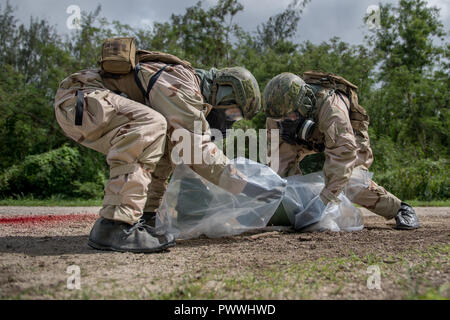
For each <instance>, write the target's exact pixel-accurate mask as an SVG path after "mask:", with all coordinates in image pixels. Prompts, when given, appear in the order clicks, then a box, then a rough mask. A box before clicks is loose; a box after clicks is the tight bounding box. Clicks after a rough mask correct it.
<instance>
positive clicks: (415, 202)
mask: <svg viewBox="0 0 450 320" xmlns="http://www.w3.org/2000/svg"><path fill="white" fill-rule="evenodd" d="M405 202H406V203H408V204H409V205H411V206H413V207H450V199H447V200H434V201H433V200H432V201H420V200H409V201H405Z"/></svg>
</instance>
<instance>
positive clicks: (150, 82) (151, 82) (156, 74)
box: [146, 64, 169, 101]
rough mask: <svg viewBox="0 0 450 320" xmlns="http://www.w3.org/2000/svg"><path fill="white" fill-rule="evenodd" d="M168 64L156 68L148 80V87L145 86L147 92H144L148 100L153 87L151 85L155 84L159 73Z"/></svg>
mask: <svg viewBox="0 0 450 320" xmlns="http://www.w3.org/2000/svg"><path fill="white" fill-rule="evenodd" d="M168 66H169V65H168V64H167V65H165V66H164V67H162V68H161V69H159V70H158V72H156V73H155V74H154V75H153V76H152V77H151V78H150V81H149V82H148V87H147V92H146V97H147V98H148V100H149V101H150V92H151V91H152V89H153V86H154V85H155V83H156V81H158V79H159V77H160V76H161V74H162V73H163V72H164V70H166V68H167V67H168Z"/></svg>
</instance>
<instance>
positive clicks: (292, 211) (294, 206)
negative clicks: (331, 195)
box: [283, 169, 372, 232]
mask: <svg viewBox="0 0 450 320" xmlns="http://www.w3.org/2000/svg"><path fill="white" fill-rule="evenodd" d="M371 177H372V174H371V173H370V172H368V171H365V170H359V169H356V170H354V172H353V174H352V177H351V179H350V181H349V183H348V185H347V187H346V189H345V191H344V193H341V194H340V195H339V197H338V198H339V199H340V200H341V202H340V203H339V204H337V203H332V202H330V203H328V205H327V206H325V204H324V203H323V202H322V200H321V199H320V196H319V194H320V192H321V191H322V189H323V187H324V186H325V179H324V176H323V173H322V172H316V173H311V174H308V175H305V176H300V175H297V176H292V177H288V178H287V181H288V184H287V189H286V195H285V197H284V199H283V207H284V209H285V211H286V214H287V216H288V218H289V220H290V221H291V223H292V225H293V226H294V228H295V229H296V230H302V231H306V232H312V231H324V230H331V231H341V230H342V231H358V230H362V229H363V228H364V223H363V219H362V213H361V210H359V209H358V208H356V207H355V206H353V204H352V203H351V201H350V200H349V198H351V199H353V198H354V197H355V196H356V195H357V193H358V191H359V190H361V188H365V187H367V186H368V185H369V183H370V179H371Z"/></svg>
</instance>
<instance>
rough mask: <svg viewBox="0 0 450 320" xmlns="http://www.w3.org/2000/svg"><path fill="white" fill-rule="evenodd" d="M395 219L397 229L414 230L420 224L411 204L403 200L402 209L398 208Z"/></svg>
mask: <svg viewBox="0 0 450 320" xmlns="http://www.w3.org/2000/svg"><path fill="white" fill-rule="evenodd" d="M395 221H396V222H397V225H396V226H395V229H399V230H413V229H418V228H419V226H420V224H419V218H418V217H417V214H416V212H415V211H414V209H413V208H412V207H411V206H410V205H409V204H407V203H404V202H402V205H401V206H400V210H398V214H397V216H396V217H395Z"/></svg>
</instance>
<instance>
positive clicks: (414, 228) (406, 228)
mask: <svg viewBox="0 0 450 320" xmlns="http://www.w3.org/2000/svg"><path fill="white" fill-rule="evenodd" d="M419 228H420V226H417V227H394V229H396V230H416V229H419Z"/></svg>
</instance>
